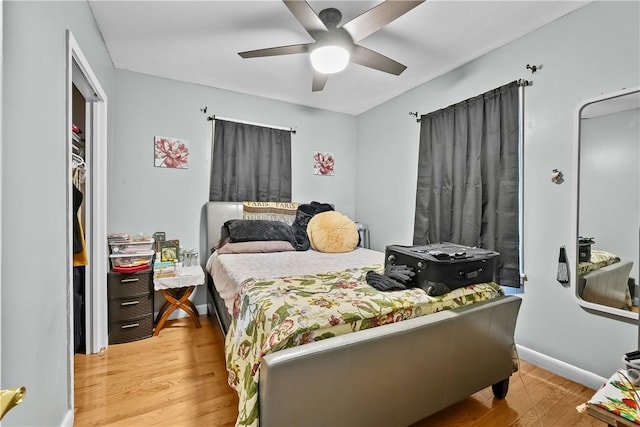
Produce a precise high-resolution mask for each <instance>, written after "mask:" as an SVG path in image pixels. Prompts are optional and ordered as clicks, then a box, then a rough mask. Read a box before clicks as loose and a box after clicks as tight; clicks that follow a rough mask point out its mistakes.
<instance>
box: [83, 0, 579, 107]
mask: <svg viewBox="0 0 640 427" xmlns="http://www.w3.org/2000/svg"><path fill="white" fill-rule="evenodd" d="M89 3H90V5H91V9H92V10H93V14H94V16H95V19H96V22H97V25H98V27H99V29H100V32H101V33H102V36H103V37H104V41H105V43H106V45H107V49H108V51H109V54H110V55H111V58H112V60H113V64H114V66H115V67H116V68H118V69H124V70H130V71H135V72H139V73H145V74H151V75H154V76H159V77H166V78H169V79H174V80H181V81H185V82H191V83H197V84H201V85H205V86H212V87H217V88H221V89H228V90H232V91H237V92H243V93H248V94H253V95H258V96H263V97H267V98H272V99H278V100H282V101H286V102H291V103H295V104H300V105H305V106H310V107H316V108H322V109H325V110H330V111H336V112H341V113H347V114H353V115H357V114H360V113H362V112H364V111H367V110H369V109H370V108H373V107H375V106H377V105H379V104H381V103H383V102H385V101H388V100H389V99H391V98H394V97H395V96H398V95H400V94H402V93H404V92H406V91H408V90H410V89H412V88H414V87H416V86H418V85H420V84H422V83H425V82H427V81H429V80H431V79H433V78H435V77H438V76H440V75H442V74H445V73H447V72H448V71H450V70H452V69H454V68H456V67H458V66H460V65H462V64H464V63H466V62H469V61H471V60H473V59H475V58H477V57H479V56H481V55H483V54H485V53H487V52H490V51H491V50H493V49H496V48H498V47H500V46H503V45H505V44H507V43H509V42H510V41H512V40H515V39H516V38H518V37H521V36H523V35H525V34H527V33H528V32H530V31H533V30H535V29H537V28H539V27H540V26H543V25H545V24H547V23H549V22H551V21H553V20H555V19H558V18H559V17H561V16H563V15H565V14H567V13H569V12H571V11H573V10H575V9H577V8H579V7H582V6H584V5H585V4H587V3H589V2H588V1H524V0H510V1H479V0H470V1H458V0H429V1H427V2H425V3H423V4H421V5H419V6H417V7H416V8H415V9H413V10H411V11H409V12H408V13H407V14H405V15H403V16H401V17H400V18H398V19H397V20H396V21H394V22H392V23H390V24H389V25H387V26H386V27H384V28H382V29H381V30H379V31H378V32H376V33H374V34H372V35H371V36H369V37H367V38H365V39H363V40H362V41H360V42H359V44H360V45H362V46H364V47H367V48H369V49H372V50H375V51H377V52H379V53H381V54H383V55H386V56H388V57H390V58H392V59H394V60H396V61H398V62H400V63H402V64H404V65H406V66H407V69H406V70H405V71H404V73H402V74H401V75H399V76H394V75H391V74H387V73H383V72H380V71H376V70H372V69H369V68H366V67H363V66H360V65H355V64H350V65H349V66H348V67H347V69H346V70H344V71H343V72H341V73H339V74H335V75H332V76H330V77H329V80H328V82H327V84H326V86H325V88H324V90H323V91H322V92H312V91H311V81H312V70H311V64H310V62H309V57H308V55H307V54H297V55H287V56H278V57H265V58H251V59H243V58H241V57H240V56H239V55H238V52H241V51H247V50H254V49H262V48H267V47H275V46H283V45H291V44H298V43H308V42H312V41H313V39H312V38H311V37H310V36H309V35H308V34H307V32H306V31H305V30H304V29H303V28H302V26H301V25H300V24H299V23H298V21H296V19H295V18H294V16H293V15H292V14H291V12H290V11H289V9H288V8H287V7H286V6H285V5H284V4H283V3H282V2H281V1H278V0H262V1H238V0H236V1H219V0H208V1H206V0H205V1H202V0H201V1H131V0H130V1H104V0H90V1H89ZM308 3H309V4H310V5H311V7H312V8H313V9H314V10H315V11H316V13H317V12H320V10H322V9H324V8H327V7H335V8H337V9H339V10H340V11H341V12H342V15H343V18H342V23H343V24H344V23H346V22H348V21H349V20H351V19H353V18H355V17H356V16H358V15H360V14H362V13H363V12H365V11H367V10H368V9H370V8H371V7H373V6H375V5H376V4H378V3H380V2H379V1H353V0H352V1H315V0H310V1H308ZM523 66H524V65H523Z"/></svg>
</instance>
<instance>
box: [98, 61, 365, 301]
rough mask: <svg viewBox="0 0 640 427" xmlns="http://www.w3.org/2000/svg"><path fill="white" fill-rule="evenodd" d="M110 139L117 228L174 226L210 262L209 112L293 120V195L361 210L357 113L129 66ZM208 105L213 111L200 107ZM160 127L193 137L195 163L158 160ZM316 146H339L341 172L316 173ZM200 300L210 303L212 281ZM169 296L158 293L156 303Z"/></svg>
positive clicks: (112, 214) (175, 234)
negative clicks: (206, 209)
mask: <svg viewBox="0 0 640 427" xmlns="http://www.w3.org/2000/svg"><path fill="white" fill-rule="evenodd" d="M116 94H117V96H116V102H115V103H112V104H111V114H110V117H109V120H110V122H111V124H113V125H114V131H113V132H112V134H111V137H110V139H109V140H110V145H109V165H108V171H109V172H108V173H109V194H108V228H109V231H110V232H114V231H125V232H129V233H139V232H142V233H146V234H149V235H150V234H153V233H154V232H156V231H164V232H166V235H167V238H177V239H179V240H180V244H181V245H182V246H184V247H185V248H198V249H199V250H200V254H201V256H200V261H201V263H202V264H204V263H205V262H206V256H204V254H205V253H208V251H209V249H208V248H206V245H205V241H204V238H205V236H204V235H203V234H202V233H204V232H205V230H206V228H205V227H204V225H203V224H202V222H201V221H202V207H203V206H204V204H205V203H206V202H207V201H208V199H209V174H210V162H211V132H212V122H210V121H207V116H209V115H212V114H216V115H218V116H223V117H228V118H234V119H240V120H248V121H253V122H258V123H264V124H272V125H280V126H287V127H288V126H291V127H293V128H295V129H296V130H297V132H296V134H294V135H292V138H291V139H292V143H291V145H292V148H291V152H292V199H293V201H296V202H310V201H312V200H317V201H320V202H328V203H333V204H334V205H335V207H336V209H337V210H339V211H341V212H343V213H344V214H345V215H348V216H350V217H351V218H354V219H356V218H355V217H354V212H355V167H354V166H355V165H356V164H357V162H356V146H355V144H356V118H355V117H354V116H350V115H346V114H340V113H332V112H328V111H324V110H318V109H313V108H307V107H301V106H298V105H293V104H289V103H285V102H281V101H273V100H268V99H265V98H260V97H256V96H252V95H244V94H240V93H235V92H229V91H225V90H220V89H215V88H210V87H205V86H198V85H194V84H189V83H183V82H178V81H175V80H168V79H163V78H158V77H152V76H148V75H144V74H138V73H133V72H128V71H117V72H116ZM205 106H206V107H207V113H206V114H204V113H202V112H201V111H200V109H201V108H204V107H205ZM154 135H159V136H168V137H175V138H183V139H187V140H188V141H189V151H190V153H189V168H188V169H167V168H157V167H154V162H153V153H154V151H153V137H154ZM314 151H323V152H332V153H333V154H334V156H335V158H336V169H335V175H334V176H316V175H314V174H313V161H312V160H313V153H314ZM193 300H194V303H195V304H196V305H198V304H205V303H206V292H205V288H204V287H200V288H198V290H197V293H196V295H195V296H194V298H193ZM161 303H162V298H161V296H160V295H159V294H158V295H157V298H156V307H157V308H158V305H159V304H161Z"/></svg>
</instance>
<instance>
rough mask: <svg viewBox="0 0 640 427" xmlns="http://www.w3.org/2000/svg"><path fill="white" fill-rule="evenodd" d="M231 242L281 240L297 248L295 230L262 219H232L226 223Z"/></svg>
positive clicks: (282, 224)
mask: <svg viewBox="0 0 640 427" xmlns="http://www.w3.org/2000/svg"><path fill="white" fill-rule="evenodd" d="M224 226H225V227H226V228H227V229H228V230H229V241H230V242H255V241H270V240H281V241H285V242H289V243H291V244H292V245H294V246H295V243H296V240H295V238H294V236H293V229H292V228H291V226H290V225H289V224H287V223H284V222H280V221H269V220H260V219H232V220H229V221H227V222H225V223H224Z"/></svg>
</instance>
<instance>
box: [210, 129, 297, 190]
mask: <svg viewBox="0 0 640 427" xmlns="http://www.w3.org/2000/svg"><path fill="white" fill-rule="evenodd" d="M209 200H210V201H224V202H243V201H253V202H290V201H291V131H288V130H279V129H273V128H268V127H262V126H255V125H249V124H244V123H237V122H232V121H226V120H218V119H216V120H215V125H214V132H213V154H212V160H211V180H210V187H209Z"/></svg>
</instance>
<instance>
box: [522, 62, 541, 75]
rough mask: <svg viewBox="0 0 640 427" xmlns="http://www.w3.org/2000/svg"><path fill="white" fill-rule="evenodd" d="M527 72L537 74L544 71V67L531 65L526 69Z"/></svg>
mask: <svg viewBox="0 0 640 427" xmlns="http://www.w3.org/2000/svg"><path fill="white" fill-rule="evenodd" d="M525 68H526V69H527V70H531V73H535V72H536V71H538V70H542V65H529V64H527V66H526V67H525Z"/></svg>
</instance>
